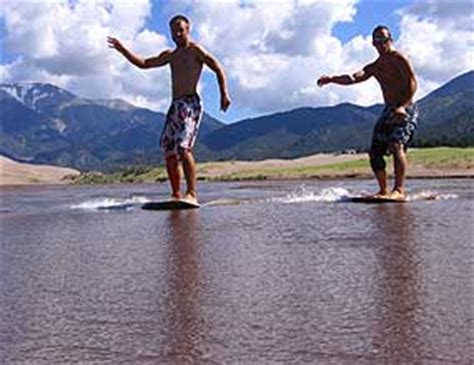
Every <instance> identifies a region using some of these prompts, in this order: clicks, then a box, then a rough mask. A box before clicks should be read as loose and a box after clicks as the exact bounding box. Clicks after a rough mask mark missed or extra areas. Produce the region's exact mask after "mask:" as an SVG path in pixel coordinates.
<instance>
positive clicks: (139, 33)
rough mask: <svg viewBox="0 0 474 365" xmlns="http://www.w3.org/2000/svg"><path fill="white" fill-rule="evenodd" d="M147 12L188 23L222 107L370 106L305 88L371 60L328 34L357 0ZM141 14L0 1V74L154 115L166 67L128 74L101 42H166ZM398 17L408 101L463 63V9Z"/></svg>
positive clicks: (374, 96)
mask: <svg viewBox="0 0 474 365" xmlns="http://www.w3.org/2000/svg"><path fill="white" fill-rule="evenodd" d="M154 6H156V7H159V8H158V9H155V10H158V12H159V13H160V15H161V16H163V17H165V18H167V19H168V18H169V17H170V16H172V15H174V14H176V13H179V12H183V13H185V14H188V15H189V16H190V18H191V21H192V29H193V36H194V38H195V39H196V40H197V41H198V42H199V43H201V44H203V45H204V46H205V47H206V48H208V49H209V51H211V52H212V53H213V54H215V55H216V56H217V57H218V58H219V59H220V60H221V62H222V63H223V65H224V66H225V70H226V72H227V75H228V78H229V84H230V90H231V94H232V95H231V97H232V99H233V102H234V105H237V106H240V107H242V108H244V109H247V108H251V109H255V110H258V111H259V112H272V111H277V110H285V109H289V108H295V107H299V106H308V105H312V106H320V105H332V104H336V103H340V102H353V103H357V104H362V105H369V104H373V103H376V102H381V101H382V97H381V92H380V89H379V86H378V85H377V83H376V82H375V81H374V80H370V81H368V82H365V83H363V84H360V85H356V86H351V87H341V86H337V85H329V86H326V87H324V88H319V87H317V86H316V83H315V81H316V79H317V78H318V77H319V76H320V75H321V74H341V73H353V72H355V71H357V70H359V69H361V68H362V67H363V66H364V65H365V64H367V63H368V62H371V61H373V60H374V59H375V58H376V57H377V54H376V52H375V50H374V49H373V47H372V45H371V41H370V37H364V36H362V35H358V36H355V37H354V38H352V39H351V40H349V41H348V42H346V43H342V42H341V41H340V40H339V39H338V38H336V37H335V36H334V35H333V31H334V26H335V25H336V24H338V23H341V22H351V21H353V18H354V16H355V13H356V10H357V0H347V1H336V0H334V1H329V0H328V1H323V2H322V1H315V0H280V1H277V0H273V1H255V0H226V1H192V0H174V1H169V2H155V4H154ZM151 7H152V4H151V1H149V0H140V1H133V2H132V1H127V0H123V1H120V0H118V1H117V0H116V1H108V0H102V1H99V0H97V1H85V0H83V1H72V0H69V1H65V0H57V1H53V0H51V1H38V2H33V1H13V0H9V1H3V3H2V17H3V20H4V24H5V29H6V37H5V43H4V44H5V46H6V48H7V50H8V51H9V52H15V53H17V54H20V57H18V58H17V59H16V60H15V61H13V62H11V63H10V64H7V65H0V77H2V79H3V80H15V81H24V80H28V81H47V82H52V83H55V84H57V85H59V86H62V87H65V88H68V89H70V90H72V91H73V92H76V93H78V94H80V95H82V96H86V97H101V98H111V97H122V98H126V99H127V100H128V101H130V102H134V103H138V104H139V105H142V106H148V107H152V108H154V109H158V110H162V111H164V110H165V109H166V107H167V105H168V102H169V94H170V79H169V71H168V70H165V69H163V70H147V71H143V70H138V69H136V68H134V67H133V66H132V65H130V64H129V63H128V62H127V61H126V60H125V59H124V58H123V57H122V56H121V55H119V54H118V53H116V52H115V51H113V50H110V49H108V48H107V46H106V42H105V38H106V36H107V35H114V36H117V37H119V38H120V39H122V40H123V41H124V43H125V44H126V45H127V46H130V47H131V48H132V49H133V50H134V51H135V52H137V53H138V54H141V55H143V56H150V55H153V54H156V53H158V52H159V51H161V50H162V49H164V48H167V47H170V46H171V44H170V43H169V41H168V35H167V34H166V35H165V34H160V33H159V32H156V31H153V30H151V29H146V27H145V25H146V20H147V19H148V18H149V17H150V16H151ZM398 15H399V17H400V32H399V33H400V37H399V39H398V40H396V45H397V47H399V48H400V50H401V51H402V52H404V53H406V54H407V55H408V56H409V58H410V59H411V60H412V62H413V64H414V67H415V70H416V72H417V74H418V77H419V81H420V90H419V92H418V97H421V96H423V95H425V94H426V93H427V92H429V91H432V90H433V89H434V88H435V87H437V86H440V85H441V84H442V83H444V82H446V81H448V80H449V79H450V78H452V77H454V76H456V75H457V74H459V73H462V72H464V71H467V70H469V69H472V68H473V66H474V65H473V62H472V60H473V56H474V55H473V38H472V34H473V33H472V32H473V27H474V18H473V17H474V14H473V11H472V3H471V2H469V1H464V2H454V3H453V2H447V1H442V2H440V1H433V0H424V1H414V3H413V4H411V5H409V6H406V7H405V8H403V9H402V10H400V11H399V12H398ZM210 79H211V80H212V82H215V81H214V79H213V78H210ZM213 86H214V85H213ZM203 89H204V90H209V88H207V87H205V86H204V87H203Z"/></svg>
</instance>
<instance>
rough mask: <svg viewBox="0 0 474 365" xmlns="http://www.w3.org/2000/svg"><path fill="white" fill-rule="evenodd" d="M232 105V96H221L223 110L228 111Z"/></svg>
mask: <svg viewBox="0 0 474 365" xmlns="http://www.w3.org/2000/svg"><path fill="white" fill-rule="evenodd" d="M229 105H230V98H229V96H228V95H227V94H224V95H222V96H221V110H222V111H223V112H225V111H227V109H228V108H229Z"/></svg>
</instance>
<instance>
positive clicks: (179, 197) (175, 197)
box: [171, 193, 181, 200]
mask: <svg viewBox="0 0 474 365" xmlns="http://www.w3.org/2000/svg"><path fill="white" fill-rule="evenodd" d="M180 199H181V194H179V193H178V194H171V200H180Z"/></svg>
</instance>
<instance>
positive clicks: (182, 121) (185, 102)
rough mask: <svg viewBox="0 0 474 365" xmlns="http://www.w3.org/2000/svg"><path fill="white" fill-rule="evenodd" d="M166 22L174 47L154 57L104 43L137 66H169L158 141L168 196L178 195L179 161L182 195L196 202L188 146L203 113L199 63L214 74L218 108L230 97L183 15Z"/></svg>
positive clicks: (213, 61) (217, 67) (212, 60)
mask: <svg viewBox="0 0 474 365" xmlns="http://www.w3.org/2000/svg"><path fill="white" fill-rule="evenodd" d="M169 25H170V29H171V34H172V37H173V41H174V42H175V44H176V48H175V49H174V50H170V49H168V50H165V51H163V52H161V53H160V54H159V55H158V56H156V57H150V58H146V59H143V58H142V57H140V56H138V55H136V54H134V53H133V52H132V51H130V50H129V49H127V48H125V46H124V45H123V44H122V43H121V42H120V41H119V40H118V39H117V38H113V37H108V43H109V47H110V48H114V49H116V50H117V51H118V52H120V53H121V54H122V55H123V56H124V57H125V58H126V59H127V60H128V61H130V62H131V63H132V64H134V65H135V66H137V67H139V68H142V69H147V68H153V67H161V66H165V65H167V64H169V65H170V66H171V81H172V90H173V101H172V103H171V106H170V108H169V110H168V113H167V115H166V123H165V126H164V128H163V132H162V135H161V141H160V145H161V148H162V149H163V152H164V155H165V159H166V170H167V172H168V176H169V179H170V183H171V190H172V193H171V196H172V198H173V199H180V198H181V192H180V171H179V163H180V162H182V164H183V170H184V175H185V179H186V184H187V191H186V195H185V199H186V200H188V201H191V202H194V203H197V188H196V164H195V162H194V157H193V153H192V149H193V146H194V143H195V141H196V137H197V133H198V128H199V124H200V122H201V117H202V113H203V108H202V104H201V98H200V97H199V95H198V94H197V92H196V87H197V84H198V81H199V78H200V76H201V72H202V68H203V65H206V66H208V67H209V68H210V69H211V70H212V71H214V73H215V74H216V76H217V80H218V82H219V90H220V95H221V110H222V111H224V112H225V111H226V110H227V108H228V107H229V105H230V98H229V94H228V92H227V82H226V77H225V74H224V71H223V69H222V67H221V66H220V64H219V62H218V61H217V60H216V59H215V58H214V57H213V56H212V55H211V54H210V53H208V52H207V51H206V50H205V49H204V48H203V47H202V46H200V45H198V44H196V43H194V42H192V41H191V38H190V34H189V33H190V22H189V20H188V19H187V18H186V17H185V16H183V15H176V16H175V17H173V18H172V19H171V20H170V22H169Z"/></svg>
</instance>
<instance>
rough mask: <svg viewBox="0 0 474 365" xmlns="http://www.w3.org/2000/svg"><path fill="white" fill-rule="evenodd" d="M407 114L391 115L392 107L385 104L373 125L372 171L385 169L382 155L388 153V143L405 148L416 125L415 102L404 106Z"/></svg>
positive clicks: (416, 111) (416, 109) (416, 110)
mask: <svg viewBox="0 0 474 365" xmlns="http://www.w3.org/2000/svg"><path fill="white" fill-rule="evenodd" d="M406 113H407V115H406V116H405V118H404V119H398V118H397V117H395V116H394V115H393V108H392V107H389V106H386V107H385V108H384V110H383V111H382V114H381V115H380V117H379V119H378V120H377V123H376V124H375V127H374V133H373V136H372V145H371V147H370V163H371V165H372V169H373V170H374V171H378V170H383V169H385V161H384V159H383V156H385V155H389V154H390V151H389V144H390V143H391V142H398V143H400V144H401V145H403V148H404V149H405V151H406V149H407V147H408V145H409V144H410V142H411V141H412V139H413V136H414V134H415V130H416V127H417V126H418V108H417V106H416V105H415V104H412V105H410V106H409V107H407V108H406Z"/></svg>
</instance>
